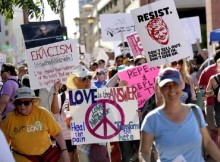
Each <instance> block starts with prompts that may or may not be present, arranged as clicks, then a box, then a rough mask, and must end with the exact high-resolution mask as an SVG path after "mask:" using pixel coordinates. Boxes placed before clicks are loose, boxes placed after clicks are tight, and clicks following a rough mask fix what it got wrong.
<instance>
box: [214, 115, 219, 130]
mask: <svg viewBox="0 0 220 162" xmlns="http://www.w3.org/2000/svg"><path fill="white" fill-rule="evenodd" d="M214 116H215V124H216V126H217V128H220V112H214Z"/></svg>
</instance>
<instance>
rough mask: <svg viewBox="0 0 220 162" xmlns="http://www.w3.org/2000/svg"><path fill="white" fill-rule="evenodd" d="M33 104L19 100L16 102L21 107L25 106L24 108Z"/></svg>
mask: <svg viewBox="0 0 220 162" xmlns="http://www.w3.org/2000/svg"><path fill="white" fill-rule="evenodd" d="M31 102H32V101H21V100H17V101H15V105H17V106H21V105H22V104H23V105H24V106H29V105H30V103H31Z"/></svg>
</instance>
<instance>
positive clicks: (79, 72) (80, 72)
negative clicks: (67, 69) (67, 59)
mask: <svg viewBox="0 0 220 162" xmlns="http://www.w3.org/2000/svg"><path fill="white" fill-rule="evenodd" d="M94 74H95V73H94V72H91V71H89V70H88V69H87V68H86V67H84V66H83V65H78V66H76V67H74V69H73V73H72V74H71V75H70V76H68V78H67V80H66V86H67V88H69V89H76V86H75V84H74V83H73V79H74V78H75V77H79V78H84V77H86V76H92V77H93V76H94Z"/></svg>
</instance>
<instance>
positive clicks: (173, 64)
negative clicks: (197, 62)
mask: <svg viewBox="0 0 220 162" xmlns="http://www.w3.org/2000/svg"><path fill="white" fill-rule="evenodd" d="M177 65H183V60H179V61H174V62H172V63H171V66H177Z"/></svg>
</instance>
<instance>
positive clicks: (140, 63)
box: [136, 62, 146, 66]
mask: <svg viewBox="0 0 220 162" xmlns="http://www.w3.org/2000/svg"><path fill="white" fill-rule="evenodd" d="M145 63H146V62H138V63H136V66H140V65H142V64H145Z"/></svg>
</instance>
